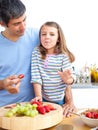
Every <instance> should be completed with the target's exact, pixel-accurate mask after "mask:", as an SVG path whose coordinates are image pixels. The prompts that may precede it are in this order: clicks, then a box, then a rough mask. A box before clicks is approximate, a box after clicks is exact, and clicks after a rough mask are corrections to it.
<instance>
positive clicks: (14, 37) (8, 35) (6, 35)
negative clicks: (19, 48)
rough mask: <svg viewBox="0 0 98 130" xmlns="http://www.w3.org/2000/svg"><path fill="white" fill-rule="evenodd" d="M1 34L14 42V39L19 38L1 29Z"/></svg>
mask: <svg viewBox="0 0 98 130" xmlns="http://www.w3.org/2000/svg"><path fill="white" fill-rule="evenodd" d="M1 34H2V35H3V36H4V37H5V38H6V39H9V40H11V41H13V42H16V41H17V40H18V39H19V37H16V36H14V35H10V34H9V33H7V32H6V31H2V32H1Z"/></svg>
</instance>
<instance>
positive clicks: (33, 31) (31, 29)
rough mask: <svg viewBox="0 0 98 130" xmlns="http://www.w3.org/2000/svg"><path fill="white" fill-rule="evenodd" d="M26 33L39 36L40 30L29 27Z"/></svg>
mask: <svg viewBox="0 0 98 130" xmlns="http://www.w3.org/2000/svg"><path fill="white" fill-rule="evenodd" d="M26 33H28V34H31V35H32V34H33V35H34V34H37V35H38V34H39V29H38V28H33V27H28V28H26Z"/></svg>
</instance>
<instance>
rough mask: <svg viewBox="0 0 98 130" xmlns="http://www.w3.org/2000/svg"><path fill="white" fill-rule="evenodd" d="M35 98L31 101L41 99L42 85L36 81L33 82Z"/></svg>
mask: <svg viewBox="0 0 98 130" xmlns="http://www.w3.org/2000/svg"><path fill="white" fill-rule="evenodd" d="M33 86H34V93H35V98H34V99H32V100H31V101H42V86H41V84H38V83H33Z"/></svg>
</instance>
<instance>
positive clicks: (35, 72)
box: [31, 50, 42, 85]
mask: <svg viewBox="0 0 98 130" xmlns="http://www.w3.org/2000/svg"><path fill="white" fill-rule="evenodd" d="M38 63H39V54H38V51H37V50H36V51H33V52H32V58H31V83H39V84H41V85H42V80H41V74H40V69H39V64H38Z"/></svg>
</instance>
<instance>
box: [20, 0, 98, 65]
mask: <svg viewBox="0 0 98 130" xmlns="http://www.w3.org/2000/svg"><path fill="white" fill-rule="evenodd" d="M22 1H23V2H24V4H25V5H26V7H27V26H34V27H40V26H41V25H42V24H43V23H44V22H46V21H47V20H49V21H51V20H54V21H56V22H58V23H59V24H60V25H61V27H62V29H63V31H64V34H65V38H66V41H67V45H68V47H69V49H70V50H71V51H72V52H73V53H74V54H75V56H76V61H75V63H74V65H75V66H76V67H81V66H83V65H84V64H85V63H86V62H87V64H88V65H90V64H93V63H97V64H98V60H97V50H98V49H97V43H98V36H97V35H98V2H97V0H22Z"/></svg>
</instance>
